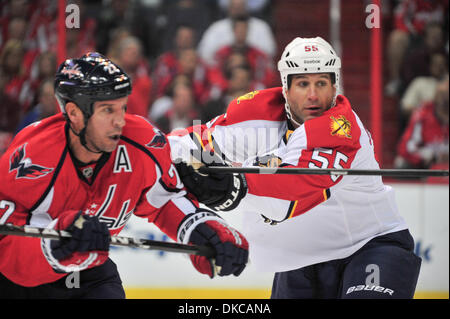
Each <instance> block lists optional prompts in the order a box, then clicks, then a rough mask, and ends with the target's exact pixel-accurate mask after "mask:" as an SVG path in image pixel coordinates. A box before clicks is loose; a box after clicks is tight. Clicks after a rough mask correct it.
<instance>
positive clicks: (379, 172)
mask: <svg viewBox="0 0 450 319" xmlns="http://www.w3.org/2000/svg"><path fill="white" fill-rule="evenodd" d="M199 171H200V172H204V173H209V172H212V173H246V174H293V175H360V176H391V177H429V176H448V170H433V169H374V170H369V169H334V168H330V169H328V168H327V169H315V168H297V167H227V166H202V167H201V168H200V169H199Z"/></svg>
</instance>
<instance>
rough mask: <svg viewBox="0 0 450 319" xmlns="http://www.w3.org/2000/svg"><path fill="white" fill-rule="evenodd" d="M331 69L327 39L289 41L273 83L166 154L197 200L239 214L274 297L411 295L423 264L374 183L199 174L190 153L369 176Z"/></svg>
mask: <svg viewBox="0 0 450 319" xmlns="http://www.w3.org/2000/svg"><path fill="white" fill-rule="evenodd" d="M340 68H341V61H340V58H339V57H338V56H337V55H336V53H335V51H334V49H333V48H332V47H331V46H330V45H329V44H328V43H327V42H326V41H325V40H323V39H322V38H320V37H316V38H295V39H294V40H293V41H292V42H291V43H290V44H289V45H288V46H287V47H286V48H285V50H284V52H283V54H282V56H281V59H280V61H279V63H278V69H279V71H280V74H281V81H282V87H278V88H271V89H266V90H261V91H254V92H251V93H249V94H246V95H244V96H241V97H240V98H237V99H236V100H234V101H232V102H231V103H230V105H229V107H228V109H227V112H226V114H223V115H220V116H218V117H217V118H215V119H213V120H211V121H210V122H208V123H206V124H205V125H198V126H193V127H190V128H189V129H187V130H180V131H174V132H172V133H171V135H170V137H169V140H170V143H171V147H172V158H173V159H175V160H176V159H179V158H182V160H183V161H182V162H180V163H179V164H177V169H178V171H179V173H180V176H181V177H182V180H183V182H184V184H185V185H186V187H188V189H189V190H190V191H191V192H192V193H193V194H195V195H196V196H197V198H198V199H199V201H200V202H202V203H204V204H205V205H207V206H209V207H210V208H213V209H215V210H219V211H230V210H233V211H232V212H230V213H237V212H238V213H240V214H244V215H243V219H244V226H243V229H242V231H243V233H244V234H245V235H246V237H247V239H248V240H249V242H250V246H251V247H252V248H251V250H250V259H251V260H252V263H253V265H254V266H255V267H257V268H259V269H261V270H263V271H273V272H275V278H274V282H273V289H272V298H412V297H413V295H414V292H415V287H416V283H417V279H418V275H419V270H420V264H421V260H420V258H419V257H417V256H416V255H415V254H414V252H413V249H414V241H413V238H412V236H411V235H410V233H409V231H408V226H407V224H406V223H405V221H404V220H403V218H402V217H401V216H400V214H399V212H398V209H397V205H396V202H395V196H394V191H393V189H392V188H391V187H390V186H387V185H384V184H383V182H382V179H381V177H380V176H353V175H352V176H333V175H284V174H283V175H276V174H217V173H215V174H204V173H200V172H199V171H198V170H197V169H196V168H198V166H195V165H192V162H193V161H195V160H193V159H192V157H191V156H189V155H190V154H194V155H195V156H196V158H197V159H198V158H200V157H201V158H200V159H201V162H202V165H211V164H213V165H233V166H255V165H256V166H283V167H299V168H317V169H320V168H344V169H379V165H378V163H377V160H376V156H375V153H374V147H373V141H372V139H371V137H370V134H369V132H368V131H367V130H366V129H365V127H364V126H363V123H362V122H361V120H360V119H359V117H358V116H357V114H356V113H355V112H354V111H353V109H352V108H351V105H350V102H349V101H348V100H347V98H346V97H345V96H343V95H340V94H338V93H339V74H340ZM199 154H200V155H202V156H198V155H199ZM211 159H213V161H211ZM178 161H179V160H178ZM217 162H219V163H217ZM194 167H195V168H194Z"/></svg>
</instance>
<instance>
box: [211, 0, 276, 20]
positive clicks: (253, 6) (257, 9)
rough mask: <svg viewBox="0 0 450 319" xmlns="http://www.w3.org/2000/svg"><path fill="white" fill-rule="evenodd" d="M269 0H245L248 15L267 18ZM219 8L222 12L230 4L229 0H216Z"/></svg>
mask: <svg viewBox="0 0 450 319" xmlns="http://www.w3.org/2000/svg"><path fill="white" fill-rule="evenodd" d="M271 2H272V1H271V0H247V11H248V13H249V14H250V15H252V16H255V17H259V18H261V19H263V20H268V19H269V17H268V16H267V11H270V9H271ZM218 5H219V7H220V9H221V10H222V11H224V12H226V11H227V10H228V7H229V6H230V0H218Z"/></svg>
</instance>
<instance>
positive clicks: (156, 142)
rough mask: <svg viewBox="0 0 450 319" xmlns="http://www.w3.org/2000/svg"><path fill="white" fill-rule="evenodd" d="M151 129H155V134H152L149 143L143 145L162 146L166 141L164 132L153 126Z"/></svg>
mask: <svg viewBox="0 0 450 319" xmlns="http://www.w3.org/2000/svg"><path fill="white" fill-rule="evenodd" d="M153 131H155V133H156V135H155V136H153V138H152V140H151V141H150V143H148V144H146V145H145V146H147V147H153V148H163V147H164V146H165V145H166V143H167V141H166V138H165V137H164V134H163V133H162V132H161V131H160V130H158V129H156V128H154V129H153Z"/></svg>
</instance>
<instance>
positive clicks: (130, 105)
mask: <svg viewBox="0 0 450 319" xmlns="http://www.w3.org/2000/svg"><path fill="white" fill-rule="evenodd" d="M113 62H115V63H117V65H119V66H120V67H121V68H123V70H124V71H125V72H126V73H127V74H128V75H129V76H130V77H131V83H132V85H133V90H132V92H131V94H130V95H129V96H128V102H127V112H128V113H131V114H137V115H141V116H143V117H146V116H147V114H148V109H149V106H150V103H151V90H152V80H151V78H150V71H149V65H148V63H147V61H146V59H145V58H144V57H143V53H142V43H141V41H140V40H139V39H138V38H136V37H126V38H124V39H122V40H121V41H120V42H119V45H118V48H117V57H116V59H115V60H113Z"/></svg>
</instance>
